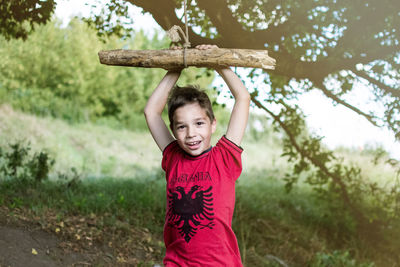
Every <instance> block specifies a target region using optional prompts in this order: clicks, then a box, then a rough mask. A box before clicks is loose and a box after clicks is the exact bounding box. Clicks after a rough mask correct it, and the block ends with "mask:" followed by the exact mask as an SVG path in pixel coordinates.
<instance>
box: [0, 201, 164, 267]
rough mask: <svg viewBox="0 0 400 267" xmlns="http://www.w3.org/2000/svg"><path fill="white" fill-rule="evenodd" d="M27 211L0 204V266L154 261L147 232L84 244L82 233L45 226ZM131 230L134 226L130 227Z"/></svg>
mask: <svg viewBox="0 0 400 267" xmlns="http://www.w3.org/2000/svg"><path fill="white" fill-rule="evenodd" d="M27 212H28V211H27V210H20V211H18V212H15V211H10V210H9V209H7V208H5V207H1V206H0V267H27V266H29V267H46V266H51V267H53V266H54V267H56V266H137V265H138V264H139V265H141V266H153V265H154V262H156V260H154V257H155V256H154V255H155V252H156V251H155V250H156V249H157V248H156V247H154V248H152V247H149V243H147V242H145V241H144V240H145V239H149V236H148V235H139V234H136V235H135V236H134V237H133V241H131V239H128V240H124V239H123V238H121V236H120V235H118V236H113V237H115V238H116V239H107V240H106V239H104V240H103V241H104V242H105V244H107V245H104V244H103V242H95V241H93V242H90V245H87V244H88V243H85V242H83V241H84V240H83V239H84V238H83V236H82V239H81V240H77V239H75V238H71V235H68V234H64V235H63V234H60V233H61V232H59V233H57V232H54V231H52V230H49V229H46V227H44V226H43V224H42V223H41V222H40V221H37V220H35V219H33V218H31V217H29V216H25V215H26V214H27ZM28 217H29V218H28ZM47 219H48V220H49V221H50V220H51V219H50V218H47ZM81 220H82V219H81ZM81 220H80V221H81ZM71 224H72V223H71ZM76 224H77V223H76V222H74V225H76ZM65 227H66V226H65ZM65 230H66V229H65ZM104 231H106V232H107V230H104ZM133 231H137V230H135V229H131V232H133ZM108 232H109V231H108ZM80 233H81V234H82V235H83V234H84V233H83V232H80ZM103 235H104V236H105V235H107V234H106V233H103ZM110 240H112V241H113V242H110ZM118 241H120V242H118ZM111 243H113V244H112V247H111V246H110V245H111ZM116 243H119V244H118V245H119V247H118V246H117V244H116ZM114 244H115V245H114ZM124 246H125V247H124Z"/></svg>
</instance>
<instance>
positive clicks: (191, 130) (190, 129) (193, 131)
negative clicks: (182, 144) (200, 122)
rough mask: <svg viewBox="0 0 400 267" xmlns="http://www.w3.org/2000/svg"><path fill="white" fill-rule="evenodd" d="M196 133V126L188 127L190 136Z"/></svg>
mask: <svg viewBox="0 0 400 267" xmlns="http://www.w3.org/2000/svg"><path fill="white" fill-rule="evenodd" d="M195 135H196V131H195V129H194V127H188V128H187V136H188V137H193V136H195Z"/></svg>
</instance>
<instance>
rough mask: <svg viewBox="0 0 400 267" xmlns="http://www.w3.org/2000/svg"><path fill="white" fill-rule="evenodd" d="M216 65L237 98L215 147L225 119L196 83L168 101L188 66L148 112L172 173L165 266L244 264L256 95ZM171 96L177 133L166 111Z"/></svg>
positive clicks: (164, 85) (156, 95)
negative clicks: (245, 173)
mask: <svg viewBox="0 0 400 267" xmlns="http://www.w3.org/2000/svg"><path fill="white" fill-rule="evenodd" d="M214 47H216V46H212V45H200V46H197V47H196V48H197V49H213V48H214ZM216 71H217V72H218V73H219V74H220V75H221V76H222V78H223V79H224V81H225V82H226V84H227V85H228V87H229V89H230V91H231V92H232V94H233V96H234V98H235V104H234V107H233V110H232V114H231V117H230V120H229V124H228V129H227V131H226V134H225V135H224V136H223V137H222V138H221V139H220V140H219V141H218V143H217V144H216V146H215V147H211V144H210V142H211V135H212V134H213V133H214V132H215V129H216V125H217V122H216V120H215V118H214V114H213V111H212V108H211V103H210V100H209V99H208V96H207V95H206V94H205V93H204V92H202V91H199V90H198V89H196V88H192V87H185V88H179V87H176V88H175V89H174V90H173V91H172V94H171V96H170V98H169V99H168V95H169V94H170V91H171V89H172V88H173V87H174V85H175V83H176V81H177V80H178V78H179V75H180V71H168V72H167V74H166V75H165V77H164V78H163V79H162V80H161V82H160V84H159V85H158V86H157V87H156V89H155V90H154V92H153V94H152V95H151V97H150V98H149V100H148V102H147V105H146V107H145V110H144V114H145V117H146V121H147V125H148V127H149V129H150V132H151V134H152V136H153V138H154V140H155V142H156V143H157V145H158V147H159V148H160V150H161V151H162V152H163V159H162V168H163V169H164V170H165V172H166V179H167V214H166V220H165V225H164V242H165V246H166V255H165V257H164V260H163V263H164V265H165V266H190V267H192V266H242V263H241V259H240V253H239V248H238V245H237V240H236V237H235V234H234V233H233V231H232V227H231V223H232V215H233V210H234V205H235V181H236V179H237V178H238V177H239V175H240V173H241V170H242V165H241V153H242V151H243V150H242V148H241V147H240V143H241V141H242V137H243V135H244V131H245V128H246V124H247V119H248V114H249V105H250V95H249V93H248V91H247V90H246V88H245V87H244V85H243V83H242V82H241V81H240V79H239V78H238V77H237V76H236V74H235V73H234V72H233V71H232V70H231V69H230V68H221V69H217V70H216ZM167 101H168V115H169V119H170V129H171V131H172V133H173V136H172V135H171V134H170V132H169V130H168V128H167V126H166V124H165V123H164V121H163V119H162V117H161V114H162V111H163V109H164V107H165V105H166V104H167ZM174 137H175V138H174Z"/></svg>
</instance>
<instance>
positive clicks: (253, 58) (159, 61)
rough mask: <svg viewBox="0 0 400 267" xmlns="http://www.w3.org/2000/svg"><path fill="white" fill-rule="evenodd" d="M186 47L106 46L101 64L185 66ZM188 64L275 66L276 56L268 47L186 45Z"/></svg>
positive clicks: (100, 57)
mask: <svg viewBox="0 0 400 267" xmlns="http://www.w3.org/2000/svg"><path fill="white" fill-rule="evenodd" d="M183 54H184V52H183V49H182V50H181V49H179V50H173V49H163V50H123V49H118V50H106V51H100V52H99V59H100V62H101V63H102V64H106V65H115V66H130V67H143V68H163V69H176V68H183V67H184V59H183ZM186 64H187V66H188V67H189V66H194V67H210V68H218V67H225V66H232V67H247V68H261V69H266V70H273V69H274V68H275V59H273V58H272V57H270V56H268V51H267V50H250V49H226V48H212V49H208V50H199V49H191V48H189V49H187V50H186Z"/></svg>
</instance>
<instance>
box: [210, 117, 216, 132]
mask: <svg viewBox="0 0 400 267" xmlns="http://www.w3.org/2000/svg"><path fill="white" fill-rule="evenodd" d="M216 129H217V120H216V119H214V120H213V121H212V122H211V132H212V133H215V130H216Z"/></svg>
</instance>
